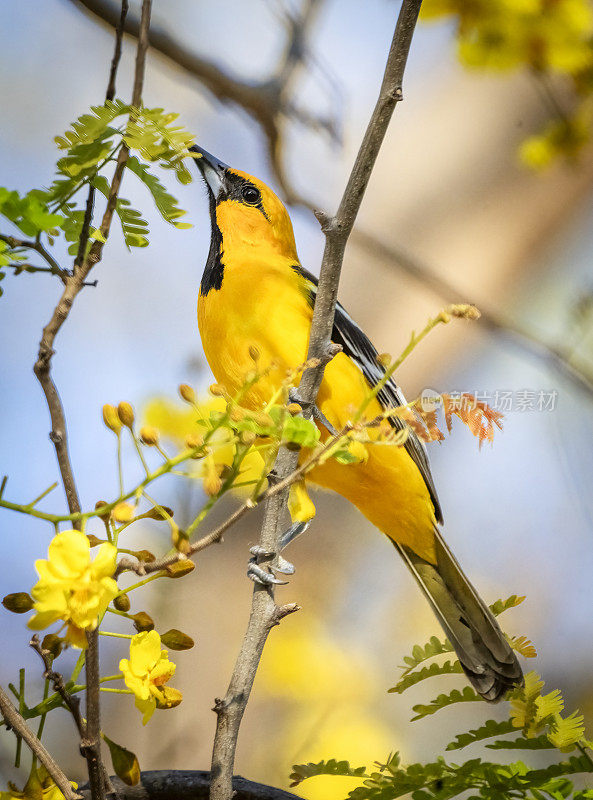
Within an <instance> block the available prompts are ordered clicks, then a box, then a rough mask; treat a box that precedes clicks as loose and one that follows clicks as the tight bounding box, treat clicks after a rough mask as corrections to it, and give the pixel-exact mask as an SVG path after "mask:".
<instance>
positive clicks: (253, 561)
mask: <svg viewBox="0 0 593 800" xmlns="http://www.w3.org/2000/svg"><path fill="white" fill-rule="evenodd" d="M249 552H250V553H251V555H252V558H250V559H249V565H248V567H247V576H248V577H249V578H251V580H252V581H254V582H255V583H261V584H262V585H263V586H274V585H278V586H283V585H285V584H286V583H288V581H281V580H279V579H278V578H277V577H276V575H275V574H274V573H276V572H279V573H280V574H281V575H293V574H294V566H293V565H292V564H291V563H290V561H287V560H286V559H285V558H282V556H281V555H278V556H277V557H276V564H274V566H272V565H271V564H267V565H266V567H267V568H266V567H262V566H261V565H260V564H258V563H257V562H258V559H259V558H272V557H273V556H274V553H271V552H270V551H269V550H266V549H265V548H263V547H260V546H259V545H255V546H254V547H250V548H249Z"/></svg>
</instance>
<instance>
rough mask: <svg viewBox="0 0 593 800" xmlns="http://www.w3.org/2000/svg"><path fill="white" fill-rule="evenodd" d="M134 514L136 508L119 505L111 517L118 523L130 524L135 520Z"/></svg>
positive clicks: (128, 505) (126, 504) (127, 504)
mask: <svg viewBox="0 0 593 800" xmlns="http://www.w3.org/2000/svg"><path fill="white" fill-rule="evenodd" d="M134 512H135V509H134V506H132V505H130V503H118V504H117V505H116V506H115V508H114V509H113V511H112V512H111V516H112V518H113V519H114V520H115V521H116V522H130V520H132V519H133V518H134Z"/></svg>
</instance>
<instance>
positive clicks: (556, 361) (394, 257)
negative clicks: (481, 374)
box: [352, 229, 593, 396]
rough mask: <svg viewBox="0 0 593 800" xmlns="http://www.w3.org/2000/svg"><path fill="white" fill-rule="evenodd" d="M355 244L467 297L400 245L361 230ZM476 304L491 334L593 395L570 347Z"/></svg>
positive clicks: (441, 292)
mask: <svg viewBox="0 0 593 800" xmlns="http://www.w3.org/2000/svg"><path fill="white" fill-rule="evenodd" d="M352 241H353V242H355V243H356V244H358V245H359V246H360V247H362V248H364V249H365V250H366V251H367V252H368V253H370V254H372V255H375V256H376V257H378V258H381V259H384V260H386V261H389V262H390V263H392V264H394V265H395V266H396V267H398V268H399V269H402V270H403V271H404V272H405V273H406V274H407V275H410V276H411V277H412V278H414V279H415V280H417V281H418V283H420V284H421V285H422V287H423V288H424V289H426V288H429V289H430V290H431V291H433V292H434V293H435V294H436V295H437V296H438V297H440V298H443V299H445V300H448V301H454V300H455V299H456V298H459V297H461V296H463V295H464V292H462V291H460V290H459V289H458V288H457V287H455V286H452V285H451V284H450V283H449V282H448V281H446V280H445V279H444V278H442V277H441V274H440V273H438V272H437V270H435V269H432V268H431V267H430V266H429V265H428V264H425V263H423V262H422V261H420V259H418V258H417V257H416V256H414V255H412V254H411V253H408V252H407V251H405V250H404V249H403V248H401V247H398V246H397V245H394V244H387V243H385V242H382V241H380V240H379V239H378V238H377V237H376V236H373V235H372V234H369V233H365V232H364V231H361V230H359V229H355V230H354V231H353V234H352ZM476 305H477V306H478V308H479V309H480V314H481V322H482V323H483V324H484V325H485V327H486V328H487V329H488V331H489V332H490V333H492V334H494V335H496V336H499V337H500V338H505V339H510V341H511V342H512V343H513V344H514V345H515V346H516V347H517V348H518V349H519V350H521V351H522V352H523V353H525V354H527V355H529V356H530V357H533V358H535V359H537V360H538V361H541V362H543V363H544V364H546V365H547V366H551V367H552V368H553V369H555V370H556V372H558V373H559V374H560V375H562V376H563V377H564V378H568V380H570V381H571V383H572V384H573V385H574V386H575V387H576V388H577V389H580V390H584V391H586V392H587V393H588V394H589V395H590V396H593V375H591V374H588V373H587V372H585V371H584V370H583V369H581V368H579V367H577V366H576V365H575V364H574V363H573V362H572V360H571V352H570V350H569V349H568V348H565V347H561V346H558V345H556V344H555V343H554V342H546V341H543V340H542V339H540V338H539V337H538V336H536V335H535V334H533V333H532V332H531V331H529V330H528V329H527V328H524V327H523V326H522V325H519V324H518V323H516V322H514V321H513V320H512V319H509V318H508V317H506V316H504V315H502V314H500V313H499V312H498V311H496V310H495V309H493V308H490V307H489V306H488V304H487V303H486V304H485V303H484V302H482V301H481V300H480V299H479V298H478V299H476Z"/></svg>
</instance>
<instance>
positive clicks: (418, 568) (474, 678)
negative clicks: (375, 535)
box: [394, 531, 523, 703]
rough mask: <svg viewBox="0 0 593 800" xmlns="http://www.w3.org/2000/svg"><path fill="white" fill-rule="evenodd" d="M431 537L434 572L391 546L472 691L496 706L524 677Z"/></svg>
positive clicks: (491, 619) (473, 593)
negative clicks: (400, 558) (410, 574)
mask: <svg viewBox="0 0 593 800" xmlns="http://www.w3.org/2000/svg"><path fill="white" fill-rule="evenodd" d="M435 534H436V555H437V564H436V566H434V565H433V564H431V563H429V562H428V561H425V560H424V559H423V558H420V557H419V556H417V555H416V554H415V553H413V552H412V551H411V550H408V549H407V548H406V547H403V546H402V545H399V544H397V543H396V542H394V544H395V546H396V548H397V549H398V550H399V552H400V554H401V556H402V558H403V559H404V561H405V562H406V564H407V565H408V567H409V568H410V570H411V572H412V574H413V575H414V577H415V578H416V580H417V581H418V584H419V585H420V588H421V589H422V591H423V592H424V594H425V595H426V598H427V600H428V602H429V603H430V605H431V606H432V608H433V610H434V612H435V614H436V616H437V619H438V620H439V622H440V624H441V626H442V628H443V630H444V631H445V634H446V635H447V638H448V639H449V641H450V642H451V644H452V645H453V648H454V650H455V652H456V653H457V657H458V658H459V661H460V663H461V666H462V668H463V671H464V672H465V674H466V675H467V677H468V678H469V681H470V683H471V685H472V686H473V687H474V689H475V690H476V692H478V694H480V695H482V697H483V698H484V699H485V700H489V701H490V702H493V703H495V702H496V701H497V700H500V699H501V698H502V697H503V695H504V694H505V693H506V692H507V691H508V690H509V689H512V688H513V687H514V686H517V685H521V684H522V683H523V672H522V670H521V667H520V665H519V662H518V661H517V657H516V655H515V653H514V652H513V650H512V649H511V647H510V645H509V643H508V642H507V640H506V639H505V637H504V635H503V633H502V631H501V630H500V628H499V626H498V623H497V622H496V620H495V619H494V616H493V615H492V613H491V611H490V609H489V608H488V607H487V606H486V604H485V603H484V602H483V601H482V599H481V598H480V596H479V595H478V593H477V592H476V590H475V589H474V587H473V586H472V585H471V583H470V582H469V581H468V579H467V578H466V576H465V575H464V573H463V570H462V569H461V567H460V566H459V564H458V563H457V561H456V559H455V556H454V555H453V553H452V552H451V551H450V550H449V548H448V547H447V545H446V544H445V542H444V541H443V539H442V537H441V535H440V533H439V532H438V531H435Z"/></svg>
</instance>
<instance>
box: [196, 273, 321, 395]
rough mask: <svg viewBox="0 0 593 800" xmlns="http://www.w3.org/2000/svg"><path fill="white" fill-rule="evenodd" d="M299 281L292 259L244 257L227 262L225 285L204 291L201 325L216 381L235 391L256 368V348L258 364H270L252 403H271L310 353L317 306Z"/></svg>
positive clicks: (200, 310)
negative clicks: (271, 260) (313, 306)
mask: <svg viewBox="0 0 593 800" xmlns="http://www.w3.org/2000/svg"><path fill="white" fill-rule="evenodd" d="M276 262H278V259H276ZM300 281H301V278H300V277H299V276H298V275H297V274H296V273H295V272H294V270H293V269H291V268H290V265H288V264H284V263H281V262H280V263H274V264H271V263H267V264H266V263H257V264H252V263H249V262H248V261H244V262H243V263H240V264H239V263H233V264H232V265H231V266H225V267H224V273H223V280H222V286H221V288H220V289H210V291H209V292H208V293H207V294H206V295H202V293H201V292H200V296H199V299H198V325H199V328H200V335H201V337H202V342H203V345H204V353H205V355H206V358H207V360H208V363H209V365H210V368H211V369H212V372H213V373H214V377H215V378H216V380H217V381H218V382H219V383H221V384H222V385H223V386H225V388H226V389H227V391H228V392H229V393H231V394H234V393H236V392H237V391H238V390H239V389H240V387H241V386H243V384H244V382H245V376H246V374H247V373H248V372H250V371H251V370H253V368H254V362H253V358H252V355H251V354H252V353H254V352H257V354H258V355H259V358H258V368H259V369H262V370H263V369H267V368H271V369H270V372H269V373H268V375H267V376H266V377H265V378H264V379H262V380H261V381H259V382H258V384H257V385H256V386H255V387H254V390H253V391H252V392H251V394H250V396H249V397H248V398H247V402H248V403H249V404H250V405H255V406H258V405H263V404H264V403H266V402H267V401H268V400H269V398H270V397H271V395H272V394H273V393H274V391H275V390H276V389H277V388H278V386H279V385H280V384H281V383H282V381H283V380H284V377H285V375H286V371H287V370H288V369H294V368H296V367H298V366H299V365H300V364H302V363H303V362H304V361H305V359H306V357H307V346H308V340H309V329H310V325H311V317H312V311H311V308H310V306H309V304H308V302H307V298H306V296H305V295H304V294H303V293H302V291H301V290H300Z"/></svg>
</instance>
